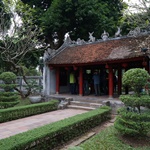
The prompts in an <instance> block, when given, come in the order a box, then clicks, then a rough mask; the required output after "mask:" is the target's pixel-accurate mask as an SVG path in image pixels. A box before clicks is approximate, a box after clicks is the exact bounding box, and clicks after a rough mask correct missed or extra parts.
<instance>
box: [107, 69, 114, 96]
mask: <svg viewBox="0 0 150 150" xmlns="http://www.w3.org/2000/svg"><path fill="white" fill-rule="evenodd" d="M108 70H109V74H108V78H109V98H112V97H113V88H114V87H113V69H112V67H109V68H108Z"/></svg>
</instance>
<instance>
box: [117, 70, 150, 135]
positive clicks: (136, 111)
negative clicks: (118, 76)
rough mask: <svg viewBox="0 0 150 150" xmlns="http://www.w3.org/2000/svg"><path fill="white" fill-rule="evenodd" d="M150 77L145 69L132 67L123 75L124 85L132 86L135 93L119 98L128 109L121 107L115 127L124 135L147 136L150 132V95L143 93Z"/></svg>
mask: <svg viewBox="0 0 150 150" xmlns="http://www.w3.org/2000/svg"><path fill="white" fill-rule="evenodd" d="M148 79H149V74H148V73H147V71H145V70H144V69H139V68H136V69H130V70H128V71H127V72H125V73H124V75H123V79H122V80H123V85H124V86H130V87H131V88H132V89H133V90H134V92H135V94H133V95H121V96H120V97H119V98H120V100H121V101H122V102H123V103H124V104H125V106H126V109H125V108H123V109H120V110H119V111H118V113H119V115H118V117H117V119H116V121H115V124H114V126H115V128H116V129H117V130H118V131H119V132H120V133H121V134H122V135H129V136H147V135H148V134H149V133H150V111H149V108H150V97H149V95H145V94H142V93H141V89H142V88H143V86H145V84H146V82H147V81H148Z"/></svg>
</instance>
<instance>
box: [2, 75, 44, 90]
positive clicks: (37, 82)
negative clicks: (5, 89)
mask: <svg viewBox="0 0 150 150" xmlns="http://www.w3.org/2000/svg"><path fill="white" fill-rule="evenodd" d="M26 79H27V82H29V83H30V84H33V85H32V86H33V87H43V77H42V76H26ZM0 84H3V81H2V80H0ZM16 84H17V87H18V88H19V89H20V90H22V91H24V92H26V90H27V85H26V83H25V82H24V80H23V77H22V76H17V80H16ZM1 90H2V89H1V88H0V91H1ZM34 91H35V92H36V93H41V92H42V88H37V89H36V88H34Z"/></svg>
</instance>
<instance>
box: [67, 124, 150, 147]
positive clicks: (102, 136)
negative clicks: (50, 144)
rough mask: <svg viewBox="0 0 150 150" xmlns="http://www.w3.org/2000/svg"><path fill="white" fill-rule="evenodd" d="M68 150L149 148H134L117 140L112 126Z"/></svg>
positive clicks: (116, 134) (117, 137)
mask: <svg viewBox="0 0 150 150" xmlns="http://www.w3.org/2000/svg"><path fill="white" fill-rule="evenodd" d="M69 150H150V146H147V147H146V146H145V147H137V148H134V147H132V146H130V145H128V144H125V143H124V142H123V141H121V140H120V139H119V136H118V133H117V131H116V130H115V128H114V127H113V126H111V127H108V128H106V129H105V130H103V131H101V132H100V133H99V134H97V135H95V136H94V137H93V138H91V139H89V140H87V141H85V142H84V143H83V144H81V145H79V146H77V147H72V148H70V149H69Z"/></svg>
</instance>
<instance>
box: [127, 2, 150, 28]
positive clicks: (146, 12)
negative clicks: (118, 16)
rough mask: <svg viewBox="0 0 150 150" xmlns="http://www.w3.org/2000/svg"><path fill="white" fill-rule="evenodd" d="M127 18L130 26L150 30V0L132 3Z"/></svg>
mask: <svg viewBox="0 0 150 150" xmlns="http://www.w3.org/2000/svg"><path fill="white" fill-rule="evenodd" d="M125 17H126V18H127V19H126V20H127V23H128V24H129V25H131V26H133V25H134V27H135V26H139V27H140V28H143V29H145V28H146V29H149V30H150V0H139V3H130V4H129V6H128V10H127V11H126V13H125Z"/></svg>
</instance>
